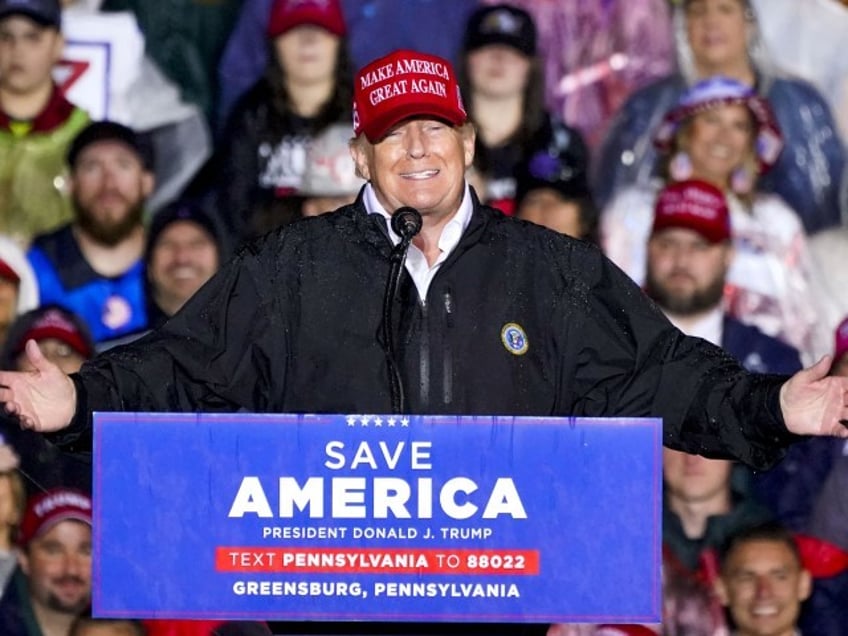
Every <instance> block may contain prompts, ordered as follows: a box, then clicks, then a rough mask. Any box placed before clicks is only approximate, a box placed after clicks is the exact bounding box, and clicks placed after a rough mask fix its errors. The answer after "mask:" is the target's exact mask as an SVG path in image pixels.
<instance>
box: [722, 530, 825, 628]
mask: <svg viewBox="0 0 848 636" xmlns="http://www.w3.org/2000/svg"><path fill="white" fill-rule="evenodd" d="M810 586H811V581H810V573H809V572H808V571H807V570H804V569H802V568H801V564H800V563H799V562H798V558H797V556H796V555H795V554H794V553H793V552H792V550H790V548H789V547H788V546H787V545H785V544H784V543H782V542H780V541H774V540H768V539H761V540H752V541H747V542H744V543H740V544H739V545H738V546H736V547H735V548H734V549H733V551H732V552H731V553H730V554H729V555H728V557H727V560H726V563H725V565H724V567H723V568H722V574H721V578H720V580H719V583H718V586H717V592H718V595H719V598H720V600H721V602H722V603H723V604H724V605H726V606H727V607H728V608H729V610H730V613H731V615H732V616H733V620H734V622H735V623H736V625H737V628H738V629H737V632H736V633H737V634H739V635H740V636H793V634H794V633H795V624H796V621H797V620H798V615H799V613H800V611H801V602H802V601H803V600H804V599H806V598H807V597H808V596H809V595H810Z"/></svg>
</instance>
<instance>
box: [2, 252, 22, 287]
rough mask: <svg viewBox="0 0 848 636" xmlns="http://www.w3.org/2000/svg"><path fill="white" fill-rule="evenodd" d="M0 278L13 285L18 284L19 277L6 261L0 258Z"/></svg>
mask: <svg viewBox="0 0 848 636" xmlns="http://www.w3.org/2000/svg"><path fill="white" fill-rule="evenodd" d="M0 278H5V279H6V280H8V281H11V282H13V283H20V282H21V277H20V275H19V274H18V273H17V272H16V271H15V270H14V268H13V267H12V266H11V265H9V263H7V262H6V261H4V260H3V259H2V258H0Z"/></svg>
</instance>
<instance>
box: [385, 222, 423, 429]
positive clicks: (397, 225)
mask: <svg viewBox="0 0 848 636" xmlns="http://www.w3.org/2000/svg"><path fill="white" fill-rule="evenodd" d="M391 225H392V230H393V231H394V232H395V234H397V235H398V236H400V243H398V244H397V245H395V246H394V248H392V253H391V255H390V256H389V262H390V267H389V279H388V281H387V283H386V293H385V295H384V296H383V324H382V325H381V332H382V337H383V342H384V343H385V344H384V346H385V351H386V365H387V367H388V371H389V388H390V390H391V397H392V413H397V414H401V413H404V412H405V411H406V396H405V395H404V389H403V380H402V379H401V376H400V369H398V364H397V357H396V349H395V335H394V329H393V328H392V313H393V312H392V308H393V306H394V300H395V297H396V296H397V291H398V286H399V285H400V275H401V272H402V271H403V266H404V263H405V262H406V254H407V252H408V251H409V245H410V244H411V243H412V239H413V237H414V236H415V235H416V234H418V232H420V231H421V225H422V220H421V214H420V213H419V212H418V210H416V209H415V208H411V207H402V208H398V210H396V211H395V213H394V214H393V215H392V221H391Z"/></svg>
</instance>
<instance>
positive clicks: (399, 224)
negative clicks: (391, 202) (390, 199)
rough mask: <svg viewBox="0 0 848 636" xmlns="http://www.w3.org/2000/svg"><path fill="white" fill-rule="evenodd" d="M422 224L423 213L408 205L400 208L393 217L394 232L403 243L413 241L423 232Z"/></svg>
mask: <svg viewBox="0 0 848 636" xmlns="http://www.w3.org/2000/svg"><path fill="white" fill-rule="evenodd" d="M422 223H423V221H422V220H421V213H420V212H419V211H418V210H416V209H415V208H411V207H409V206H408V205H405V206H403V207H402V208H398V209H397V210H395V213H394V214H393V215H392V230H393V231H394V233H395V234H397V235H398V236H399V237H400V238H401V241H402V242H406V243H408V242H409V241H411V240H412V238H413V237H414V236H415V235H416V234H418V233H419V232H420V231H421V225H422Z"/></svg>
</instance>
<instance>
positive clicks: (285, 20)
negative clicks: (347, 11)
mask: <svg viewBox="0 0 848 636" xmlns="http://www.w3.org/2000/svg"><path fill="white" fill-rule="evenodd" d="M305 24H309V25H312V26H318V27H321V28H322V29H326V30H327V31H329V32H330V33H332V34H334V35H338V36H339V37H341V36H343V35H344V34H345V33H346V32H347V27H346V26H345V21H344V15H343V14H342V8H341V5H340V4H339V0H274V3H273V4H272V5H271V18H270V20H269V21H268V36H269V37H272V38H274V37H277V36H278V35H282V34H283V33H285V32H286V31H288V30H289V29H293V28H295V27H299V26H303V25H305Z"/></svg>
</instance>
